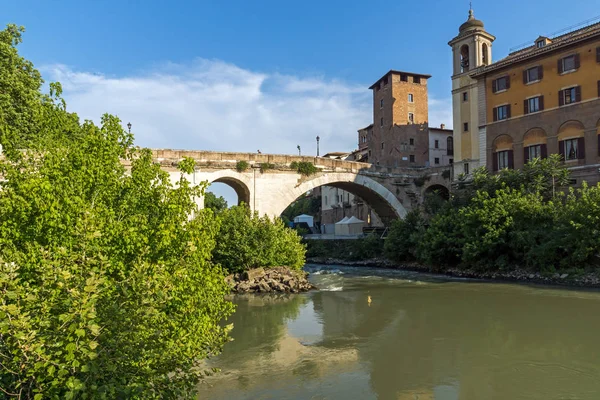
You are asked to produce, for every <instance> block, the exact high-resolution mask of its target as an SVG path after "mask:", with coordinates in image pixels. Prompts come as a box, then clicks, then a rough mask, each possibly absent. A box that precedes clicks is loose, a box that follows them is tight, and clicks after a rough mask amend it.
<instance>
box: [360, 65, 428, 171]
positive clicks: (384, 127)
mask: <svg viewBox="0 0 600 400" xmlns="http://www.w3.org/2000/svg"><path fill="white" fill-rule="evenodd" d="M430 77H431V75H424V74H416V73H411V72H403V71H395V70H390V71H389V72H388V73H386V74H385V75H384V76H382V77H381V78H380V79H379V80H378V81H377V82H375V83H374V84H373V85H371V87H370V88H369V89H371V90H372V91H373V124H372V127H371V128H370V129H372V131H369V129H368V128H369V127H367V128H365V129H363V130H361V131H366V132H364V134H365V137H366V138H367V142H366V146H367V148H368V160H369V162H370V163H372V164H375V165H384V166H389V167H410V166H425V165H427V161H428V148H429V140H428V135H427V127H428V125H427V124H428V119H429V115H428V113H429V110H428V104H427V101H428V99H427V79H429V78H430ZM361 131H359V132H361ZM369 133H370V134H369ZM359 135H360V133H359ZM360 140H361V139H360V136H359V146H360V145H361V143H360ZM363 146H364V144H363ZM359 148H360V147H359Z"/></svg>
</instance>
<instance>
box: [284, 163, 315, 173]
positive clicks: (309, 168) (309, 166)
mask: <svg viewBox="0 0 600 400" xmlns="http://www.w3.org/2000/svg"><path fill="white" fill-rule="evenodd" d="M290 168H291V169H293V170H296V171H298V173H299V174H302V175H305V176H310V175H314V174H316V173H317V172H319V168H317V167H315V165H314V164H313V163H311V162H309V161H299V162H298V161H292V163H291V164H290Z"/></svg>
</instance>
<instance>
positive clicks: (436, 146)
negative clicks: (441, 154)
mask: <svg viewBox="0 0 600 400" xmlns="http://www.w3.org/2000/svg"><path fill="white" fill-rule="evenodd" d="M433 146H434V148H436V149H439V148H440V141H439V140H436V141H434V142H433Z"/></svg>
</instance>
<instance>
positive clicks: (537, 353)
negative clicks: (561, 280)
mask: <svg viewBox="0 0 600 400" xmlns="http://www.w3.org/2000/svg"><path fill="white" fill-rule="evenodd" d="M307 269H308V270H309V271H312V273H311V278H310V279H311V281H312V282H313V283H314V284H315V285H316V286H317V287H319V288H320V290H319V291H313V292H310V293H306V294H301V295H279V296H251V295H248V296H239V297H237V298H236V299H235V300H234V301H235V303H236V304H237V306H238V308H237V312H236V313H235V315H234V316H233V317H232V318H231V320H230V321H229V322H233V323H234V330H233V332H232V336H233V338H234V341H233V342H231V343H228V344H227V345H226V346H225V349H224V351H223V353H222V354H221V355H220V356H219V357H217V358H215V359H213V360H211V361H210V366H213V367H218V368H221V372H220V373H219V374H217V375H215V376H212V377H210V378H208V379H207V381H206V382H205V383H204V384H202V385H201V388H200V397H199V398H201V399H227V400H230V399H253V400H254V399H294V400H295V399H401V400H409V399H410V400H431V399H435V400H457V399H461V400H482V399H499V400H500V399H501V400H509V399H510V400H512V399H544V400H547V399H594V400H597V399H600V292H598V291H591V290H590V291H584V290H569V289H562V288H548V287H533V286H526V285H516V284H499V283H489V282H478V281H468V280H452V279H445V278H439V277H432V276H428V275H424V274H418V273H411V272H402V271H391V270H380V269H371V268H349V267H337V268H335V267H320V266H310V265H309V266H307ZM369 296H370V299H371V301H370V302H369Z"/></svg>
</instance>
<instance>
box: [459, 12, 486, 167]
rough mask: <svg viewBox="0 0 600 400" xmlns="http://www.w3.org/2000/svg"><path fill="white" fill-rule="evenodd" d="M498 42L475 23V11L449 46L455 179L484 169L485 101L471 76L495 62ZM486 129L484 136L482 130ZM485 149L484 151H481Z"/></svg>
mask: <svg viewBox="0 0 600 400" xmlns="http://www.w3.org/2000/svg"><path fill="white" fill-rule="evenodd" d="M495 39H496V38H495V37H494V36H493V35H491V34H489V33H488V32H486V31H485V29H484V25H483V22H481V21H479V20H477V19H475V16H474V14H473V10H469V18H468V19H467V21H466V22H465V23H464V24H462V25H461V26H460V28H459V33H458V36H456V37H455V38H454V39H452V40H451V41H450V42H449V43H448V45H449V46H450V47H452V54H453V60H452V70H453V72H452V115H453V121H452V122H453V128H454V133H453V137H454V167H453V170H454V175H455V176H458V175H459V174H463V173H464V174H467V175H468V174H469V173H470V172H471V171H473V169H475V168H477V167H480V166H482V165H485V158H482V157H484V156H485V146H484V142H485V140H480V137H481V136H482V135H485V127H484V128H480V116H479V108H480V107H479V106H480V104H481V103H482V102H483V103H485V98H480V95H483V94H485V87H481V86H480V84H479V82H478V81H477V79H474V78H473V77H471V74H472V72H473V71H474V70H476V69H477V68H480V67H482V66H486V65H489V64H490V63H491V60H492V42H493V41H494V40H495ZM482 129H483V132H481V130H482ZM482 145H483V146H484V147H482Z"/></svg>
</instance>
